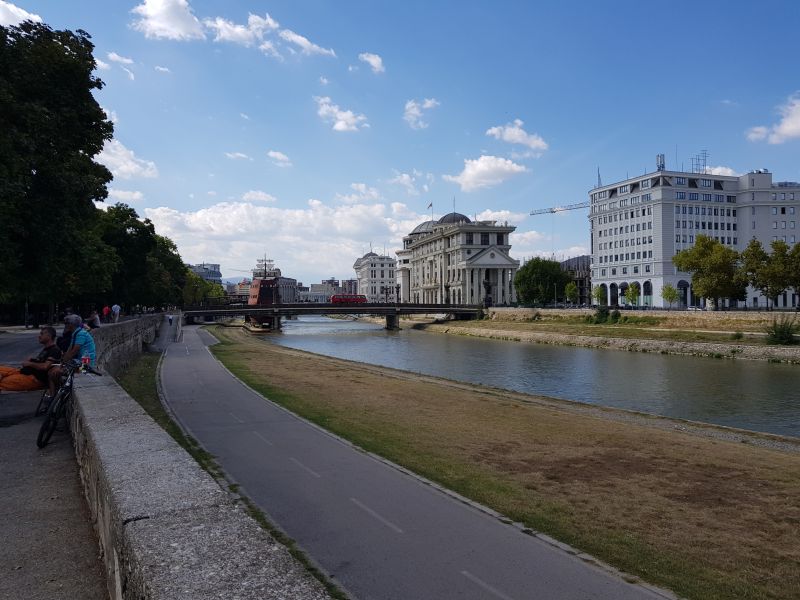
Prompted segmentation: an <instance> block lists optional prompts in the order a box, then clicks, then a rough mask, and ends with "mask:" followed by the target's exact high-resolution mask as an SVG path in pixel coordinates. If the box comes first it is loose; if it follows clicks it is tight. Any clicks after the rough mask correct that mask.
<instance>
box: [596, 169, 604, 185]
mask: <svg viewBox="0 0 800 600" xmlns="http://www.w3.org/2000/svg"><path fill="white" fill-rule="evenodd" d="M597 187H603V180H602V179H600V167H597Z"/></svg>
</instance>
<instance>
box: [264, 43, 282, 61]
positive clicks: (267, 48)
mask: <svg viewBox="0 0 800 600" xmlns="http://www.w3.org/2000/svg"><path fill="white" fill-rule="evenodd" d="M258 49H259V50H261V51H262V52H263V53H264V54H266V55H267V56H271V57H272V58H277V59H278V60H283V56H282V55H281V53H280V52H278V49H277V48H275V44H273V43H272V42H271V41H270V40H264V41H263V42H262V43H261V45H260V46H259V47H258Z"/></svg>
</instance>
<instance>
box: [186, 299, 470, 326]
mask: <svg viewBox="0 0 800 600" xmlns="http://www.w3.org/2000/svg"><path fill="white" fill-rule="evenodd" d="M430 314H448V315H452V317H453V318H454V319H456V320H469V319H477V318H479V317H480V316H481V315H482V314H483V307H482V306H481V305H479V304H475V305H470V304H410V303H409V304H406V303H392V304H388V303H383V302H375V303H369V302H368V303H361V304H333V303H316V302H300V303H296V304H240V305H235V304H208V305H197V306H186V307H184V310H183V316H184V318H185V319H186V323H187V324H188V323H194V321H195V319H200V320H202V319H204V318H210V319H214V318H220V317H230V318H234V317H240V316H246V317H249V318H250V320H251V321H253V322H256V323H259V324H260V325H263V324H266V325H267V326H268V327H269V328H270V329H272V330H273V331H277V330H278V329H280V327H281V317H292V316H299V315H371V316H382V317H385V318H386V329H399V327H400V316H401V315H430Z"/></svg>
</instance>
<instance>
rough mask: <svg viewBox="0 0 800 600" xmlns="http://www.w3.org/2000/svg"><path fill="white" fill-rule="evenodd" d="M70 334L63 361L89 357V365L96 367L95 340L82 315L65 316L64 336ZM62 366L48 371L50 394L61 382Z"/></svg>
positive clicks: (53, 392)
mask: <svg viewBox="0 0 800 600" xmlns="http://www.w3.org/2000/svg"><path fill="white" fill-rule="evenodd" d="M66 336H70V344H69V349H68V350H67V351H66V352H65V353H64V356H62V357H61V362H65V363H66V362H68V361H70V360H72V359H73V358H78V359H79V360H80V359H83V357H85V356H88V357H89V366H90V367H94V366H95V365H94V363H95V360H96V355H95V347H94V340H93V339H92V336H91V334H90V333H89V332H88V331H86V329H84V328H83V319H81V317H80V315H67V316H66V317H64V337H66ZM62 374H63V369H62V368H60V367H59V368H52V369H50V371H49V372H48V374H47V375H48V379H49V381H50V395H51V396H53V395H54V394H55V393H56V390H57V389H58V386H59V385H60V383H61V375H62Z"/></svg>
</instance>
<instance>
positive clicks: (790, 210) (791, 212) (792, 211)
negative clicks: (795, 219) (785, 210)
mask: <svg viewBox="0 0 800 600" xmlns="http://www.w3.org/2000/svg"><path fill="white" fill-rule="evenodd" d="M792 196H794V194H792ZM792 200H794V198H792ZM789 214H790V215H793V214H794V206H790V207H789Z"/></svg>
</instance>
